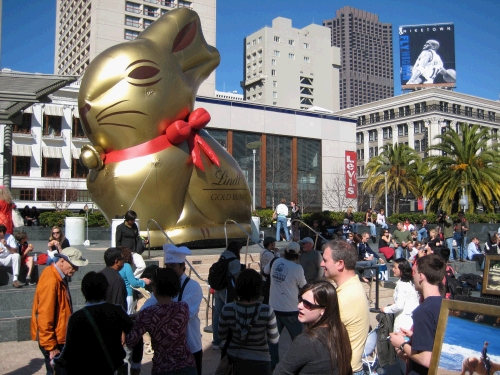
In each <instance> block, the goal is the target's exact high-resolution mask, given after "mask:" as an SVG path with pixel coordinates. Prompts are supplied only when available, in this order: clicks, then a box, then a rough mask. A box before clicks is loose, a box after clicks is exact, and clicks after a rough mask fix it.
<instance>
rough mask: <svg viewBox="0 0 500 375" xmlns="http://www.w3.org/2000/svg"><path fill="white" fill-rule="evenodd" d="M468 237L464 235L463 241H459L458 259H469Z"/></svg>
mask: <svg viewBox="0 0 500 375" xmlns="http://www.w3.org/2000/svg"><path fill="white" fill-rule="evenodd" d="M467 255H468V254H467V236H466V235H462V239H460V240H458V241H457V258H459V259H467Z"/></svg>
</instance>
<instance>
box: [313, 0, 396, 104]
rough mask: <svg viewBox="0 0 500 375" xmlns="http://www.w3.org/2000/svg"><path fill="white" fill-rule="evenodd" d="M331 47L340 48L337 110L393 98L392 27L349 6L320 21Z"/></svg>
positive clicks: (370, 14) (373, 15)
mask: <svg viewBox="0 0 500 375" xmlns="http://www.w3.org/2000/svg"><path fill="white" fill-rule="evenodd" d="M323 25H324V26H327V27H329V28H330V29H331V43H332V46H337V47H340V50H341V61H342V64H341V69H340V81H339V84H340V108H341V109H344V108H350V107H354V106H357V105H361V104H364V103H369V102H373V101H376V100H380V99H384V98H389V97H392V96H394V69H393V50H392V25H391V24H390V23H382V22H379V20H378V16H377V15H376V14H373V13H368V12H366V11H364V10H359V9H355V8H352V7H349V6H346V7H343V8H342V9H339V10H337V13H336V17H335V18H333V19H330V20H326V21H323Z"/></svg>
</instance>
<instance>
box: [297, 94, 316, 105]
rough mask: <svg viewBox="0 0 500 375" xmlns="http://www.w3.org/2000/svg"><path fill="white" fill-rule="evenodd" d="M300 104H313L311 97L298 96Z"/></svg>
mask: <svg viewBox="0 0 500 375" xmlns="http://www.w3.org/2000/svg"><path fill="white" fill-rule="evenodd" d="M300 104H306V105H313V99H311V98H306V97H302V96H301V97H300Z"/></svg>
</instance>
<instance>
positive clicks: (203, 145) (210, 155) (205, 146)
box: [195, 134, 220, 167]
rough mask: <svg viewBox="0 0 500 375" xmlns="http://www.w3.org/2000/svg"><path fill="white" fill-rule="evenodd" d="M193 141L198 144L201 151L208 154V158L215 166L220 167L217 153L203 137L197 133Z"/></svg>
mask: <svg viewBox="0 0 500 375" xmlns="http://www.w3.org/2000/svg"><path fill="white" fill-rule="evenodd" d="M195 141H196V142H197V143H198V144H199V145H200V147H201V148H202V149H203V152H205V154H206V155H207V156H208V158H209V159H210V160H211V161H212V163H214V164H215V165H216V166H218V167H220V161H219V158H218V157H217V154H216V153H215V151H214V150H212V147H210V146H209V145H208V143H207V142H205V140H204V139H203V138H201V137H200V136H199V135H198V134H196V136H195Z"/></svg>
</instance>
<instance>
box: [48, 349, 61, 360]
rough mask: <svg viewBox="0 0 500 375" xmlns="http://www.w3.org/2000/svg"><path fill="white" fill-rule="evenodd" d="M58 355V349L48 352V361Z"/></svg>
mask: <svg viewBox="0 0 500 375" xmlns="http://www.w3.org/2000/svg"><path fill="white" fill-rule="evenodd" d="M59 353H61V351H60V350H59V349H54V350H51V351H50V352H49V357H50V359H54V357H55V356H56V355H58V354H59Z"/></svg>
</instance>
